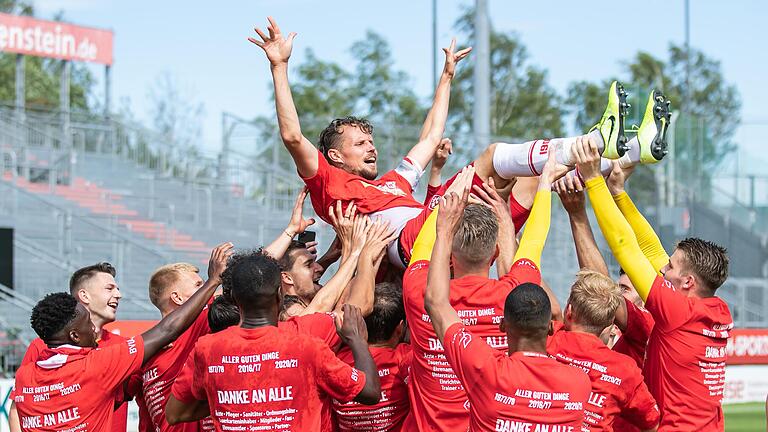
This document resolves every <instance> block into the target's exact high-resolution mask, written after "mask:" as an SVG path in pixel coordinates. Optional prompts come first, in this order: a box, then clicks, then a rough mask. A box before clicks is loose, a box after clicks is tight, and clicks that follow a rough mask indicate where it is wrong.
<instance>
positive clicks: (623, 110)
mask: <svg viewBox="0 0 768 432" xmlns="http://www.w3.org/2000/svg"><path fill="white" fill-rule="evenodd" d="M629 106H630V105H629V104H628V103H627V92H626V91H625V90H624V87H622V85H621V84H620V83H619V82H618V81H614V82H612V83H611V90H610V91H609V92H608V106H606V107H605V112H604V113H603V117H602V118H601V119H600V122H599V123H598V124H596V125H595V126H594V127H592V129H590V132H592V131H594V130H597V131H599V132H600V135H601V136H602V137H603V143H605V148H604V150H603V157H604V158H606V159H618V158H620V157H621V156H623V155H624V153H625V152H626V151H627V146H626V144H627V137H626V135H624V117H626V115H627V110H628V109H629Z"/></svg>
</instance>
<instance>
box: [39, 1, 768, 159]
mask: <svg viewBox="0 0 768 432" xmlns="http://www.w3.org/2000/svg"><path fill="white" fill-rule="evenodd" d="M469 3H470V1H468V0H437V4H438V41H439V42H438V43H439V44H440V46H447V45H448V43H449V42H450V38H451V37H452V36H453V35H454V33H455V32H454V31H453V28H452V26H453V23H454V21H455V19H456V18H457V17H458V16H459V15H460V13H461V10H462V6H463V5H467V4H469ZM488 3H489V7H490V17H491V24H492V26H494V28H495V29H497V30H501V31H514V32H516V33H517V34H518V35H519V37H520V39H521V41H522V42H523V43H524V44H525V45H526V46H527V48H528V52H529V55H530V61H531V63H532V64H535V65H538V66H540V67H543V68H546V69H547V70H548V71H549V83H550V84H551V85H552V86H553V87H554V88H555V89H556V90H557V91H558V92H560V93H561V94H564V92H565V89H566V88H567V86H568V84H569V83H570V82H572V81H576V80H592V81H596V80H601V79H603V78H605V77H607V76H612V75H618V76H622V75H624V74H623V71H624V69H623V62H624V61H626V60H628V59H630V58H631V57H632V56H633V55H634V54H635V53H636V52H637V51H640V50H643V51H647V52H649V53H651V54H653V55H654V56H656V57H659V58H662V59H665V58H667V50H668V47H669V44H670V43H673V42H674V43H678V44H682V43H683V41H684V37H685V35H684V2H683V0H647V1H636V2H615V1H604V0H599V1H598V0H582V1H549V2H531V1H527V2H523V1H501V0H489V1H488ZM34 4H35V6H36V8H37V13H38V16H40V17H41V18H51V17H52V16H53V15H54V14H55V13H57V12H59V11H62V10H63V11H64V20H65V21H68V22H72V23H75V24H80V25H85V26H93V27H101V28H108V29H112V30H113V31H114V33H115V39H114V43H115V46H114V58H115V62H114V65H113V77H112V80H113V99H114V100H115V101H118V100H120V99H121V98H130V102H131V106H132V109H133V111H134V113H136V114H137V115H138V117H139V118H140V119H143V120H145V121H146V122H149V119H148V112H149V107H150V98H149V96H148V89H149V88H150V87H151V86H152V85H153V83H155V82H156V81H157V80H158V77H160V76H161V75H163V74H170V76H172V77H173V78H174V79H175V80H176V82H177V83H178V84H179V87H180V88H181V89H182V90H183V91H185V92H186V93H187V94H188V95H189V96H190V98H192V99H194V100H197V101H201V102H203V103H204V105H205V113H206V117H205V122H204V125H203V136H204V146H205V148H206V149H208V150H209V151H215V150H218V149H219V147H220V145H221V139H220V136H221V115H222V113H223V112H229V113H233V114H235V115H237V116H239V117H242V118H253V117H255V116H257V115H268V116H271V115H274V106H273V105H272V103H271V101H270V99H269V97H270V92H271V85H270V82H271V81H270V75H269V66H268V62H267V60H266V58H265V56H264V55H263V52H262V51H261V50H260V49H259V48H258V47H256V46H254V45H252V44H250V43H249V42H248V41H247V40H246V38H247V37H248V36H251V35H253V31H252V29H253V27H254V26H259V27H261V28H264V27H265V26H266V17H267V16H268V15H271V16H273V17H275V19H276V20H277V22H278V24H279V25H280V27H281V29H282V31H283V32H284V33H287V32H289V31H296V32H298V37H297V38H296V41H295V42H294V52H293V56H292V57H291V63H292V64H294V65H296V64H298V63H300V62H301V61H302V60H303V58H304V57H305V54H304V52H305V50H306V49H307V48H311V49H312V50H313V51H314V52H315V54H316V55H317V56H318V57H319V58H321V59H324V60H331V61H336V62H338V63H340V64H342V65H349V64H351V61H352V59H351V56H350V53H349V46H350V45H351V44H352V43H353V42H354V41H356V40H360V39H361V38H362V37H363V36H364V34H365V32H366V31H367V30H369V29H370V30H373V31H375V32H377V33H379V34H382V35H383V36H384V37H385V38H386V39H387V40H388V41H389V43H390V46H391V49H392V52H393V56H394V58H395V59H396V64H395V67H396V68H397V69H400V70H403V71H405V72H407V73H408V74H409V75H410V76H411V77H412V81H411V85H412V87H413V89H414V90H415V91H416V93H417V94H418V95H419V96H421V97H423V98H424V99H427V98H429V97H431V93H432V90H433V89H432V79H433V75H432V54H433V49H432V21H431V5H432V2H431V1H430V0H387V1H341V0H322V1H309V0H280V1H277V0H272V1H267V0H251V1H229V0H220V1H217V2H200V1H197V2H195V1H188V0H187V1H178V0H165V1H151V2H150V1H145V0H133V1H130V2H124V1H122V2H118V1H110V0H37V1H34ZM690 22H691V26H690V38H691V45H692V46H693V47H694V48H697V49H700V50H702V51H704V52H705V53H706V54H707V55H708V56H710V57H711V58H715V59H718V60H720V61H721V64H722V70H723V74H724V76H725V79H726V81H727V82H729V83H732V84H734V85H736V87H737V89H738V90H739V92H740V94H741V98H742V111H741V113H742V126H741V127H740V128H739V129H738V131H737V133H736V135H735V137H734V139H735V141H736V142H737V144H739V148H740V156H739V160H740V166H741V167H742V168H741V169H743V170H746V169H750V170H756V171H759V172H761V173H762V174H768V169H767V168H766V167H767V166H768V164H763V163H760V164H757V163H754V162H753V163H752V165H754V167H752V166H749V167H747V166H748V165H750V164H749V161H756V160H759V158H763V159H765V160H768V157H763V156H762V154H764V153H765V150H763V148H764V147H765V145H764V144H763V140H764V139H765V137H766V135H768V110H766V108H765V106H764V102H765V101H768V82H766V79H765V77H767V76H768V75H766V73H765V70H766V69H767V68H768V50H765V49H764V48H765V47H764V44H765V43H766V42H768V25H767V22H768V2H766V1H764V0H762V1H761V0H754V1H751V0H743V1H742V0H735V1H730V2H723V1H717V0H692V1H691V9H690ZM459 45H461V41H459ZM439 64H442V61H441V62H440V63H439ZM93 70H94V72H95V74H96V77H97V78H98V79H102V77H103V73H102V68H100V67H96V66H94V67H93ZM572 132H573V131H572ZM753 155H758V158H754V157H753Z"/></svg>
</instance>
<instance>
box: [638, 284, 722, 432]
mask: <svg viewBox="0 0 768 432" xmlns="http://www.w3.org/2000/svg"><path fill="white" fill-rule="evenodd" d="M645 307H646V308H647V309H648V311H649V312H650V313H651V315H653V319H654V320H655V322H656V324H655V326H654V327H653V333H652V336H651V338H650V340H649V341H648V353H647V355H646V359H645V369H644V371H643V372H644V374H645V380H646V382H647V383H648V388H649V389H650V391H651V394H653V396H654V398H656V402H658V404H659V409H660V411H661V424H660V425H659V431H680V430H687V431H697V432H706V431H722V430H723V428H724V423H723V409H722V405H721V402H722V399H723V389H724V387H725V359H726V351H725V345H726V343H727V341H728V337H729V336H730V330H731V329H733V318H732V317H731V312H730V311H729V310H728V305H727V304H726V303H725V302H724V301H723V300H722V299H720V298H719V297H709V298H703V299H700V298H691V297H687V296H685V295H683V294H681V293H679V292H677V291H676V290H675V288H674V287H673V286H672V284H670V283H669V282H668V281H666V280H664V279H663V278H662V277H661V276H657V277H656V280H655V281H654V283H653V286H652V287H651V291H650V293H649V294H648V299H647V300H646V302H645Z"/></svg>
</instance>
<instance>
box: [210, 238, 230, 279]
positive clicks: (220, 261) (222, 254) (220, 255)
mask: <svg viewBox="0 0 768 432" xmlns="http://www.w3.org/2000/svg"><path fill="white" fill-rule="evenodd" d="M234 247H235V245H234V244H232V243H230V242H226V243H222V244H220V245H218V246H216V247H215V248H213V250H212V251H211V258H210V259H209V260H208V280H211V281H215V282H216V284H217V285H218V284H221V274H222V273H224V270H226V269H227V260H228V259H229V257H231V256H232V254H233V253H234V252H235V251H234Z"/></svg>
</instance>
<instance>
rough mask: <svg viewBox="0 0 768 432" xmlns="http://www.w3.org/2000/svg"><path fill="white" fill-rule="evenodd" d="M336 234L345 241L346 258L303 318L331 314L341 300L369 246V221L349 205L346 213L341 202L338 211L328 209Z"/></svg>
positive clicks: (316, 296)
mask: <svg viewBox="0 0 768 432" xmlns="http://www.w3.org/2000/svg"><path fill="white" fill-rule="evenodd" d="M328 216H329V217H330V218H331V221H332V223H333V227H334V229H335V230H336V233H337V234H338V235H339V238H341V239H342V240H341V242H342V253H341V254H342V258H341V264H340V265H339V269H338V270H337V271H336V274H334V275H333V277H332V278H331V279H330V280H329V281H328V283H326V284H325V286H323V287H322V288H321V289H320V291H318V292H317V294H315V297H314V298H313V299H312V301H311V302H310V303H309V304H308V305H307V307H306V308H304V310H303V311H301V313H300V314H299V315H309V314H313V313H316V312H330V311H332V310H333V309H334V307H335V306H336V304H337V303H338V302H339V299H341V297H342V295H343V293H344V290H345V288H346V287H347V285H348V284H349V282H350V281H351V280H352V277H353V276H354V275H355V269H356V268H357V263H358V261H359V258H360V253H361V252H362V250H363V246H364V245H365V239H366V235H367V231H368V229H369V227H368V218H367V217H365V216H362V215H356V214H355V207H354V205H352V204H350V205H349V206H347V210H346V211H345V212H344V214H342V213H341V202H339V201H337V202H336V210H335V211H334V210H333V207H330V208H329V209H328Z"/></svg>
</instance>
